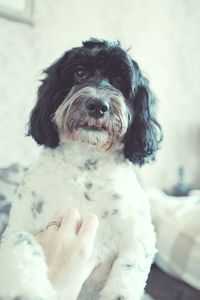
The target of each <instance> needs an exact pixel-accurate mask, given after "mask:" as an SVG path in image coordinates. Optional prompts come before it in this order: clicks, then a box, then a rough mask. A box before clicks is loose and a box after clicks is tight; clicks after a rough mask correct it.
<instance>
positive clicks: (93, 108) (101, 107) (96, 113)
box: [86, 98, 109, 119]
mask: <svg viewBox="0 0 200 300" xmlns="http://www.w3.org/2000/svg"><path fill="white" fill-rule="evenodd" d="M86 108H87V110H88V113H89V116H90V117H93V118H95V119H99V118H101V117H103V116H104V115H105V113H106V112H108V110H109V103H108V102H107V101H106V100H102V99H95V98H90V99H88V100H87V101H86Z"/></svg>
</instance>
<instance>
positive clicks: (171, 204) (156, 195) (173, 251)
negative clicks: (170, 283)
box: [148, 190, 200, 290]
mask: <svg viewBox="0 0 200 300" xmlns="http://www.w3.org/2000/svg"><path fill="white" fill-rule="evenodd" d="M148 194H149V198H150V202H151V209H152V217H153V222H154V224H155V228H156V232H157V248H158V253H157V256H156V264H157V265H158V266H159V267H160V268H161V269H162V270H164V271H166V272H167V273H168V274H171V275H173V276H175V277H177V278H180V279H181V280H183V281H185V282H186V283H188V284H189V285H191V286H192V287H194V288H196V289H198V290H200V196H199V195H200V193H199V195H196V196H188V197H178V198H177V197H172V196H167V195H166V194H165V193H163V192H161V191H157V190H156V191H155V190H151V191H149V192H148Z"/></svg>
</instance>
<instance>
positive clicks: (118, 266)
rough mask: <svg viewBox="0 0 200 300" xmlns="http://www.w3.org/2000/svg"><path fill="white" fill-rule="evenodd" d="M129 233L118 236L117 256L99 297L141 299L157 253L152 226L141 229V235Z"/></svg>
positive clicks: (105, 298)
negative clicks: (119, 237)
mask: <svg viewBox="0 0 200 300" xmlns="http://www.w3.org/2000/svg"><path fill="white" fill-rule="evenodd" d="M129 232H130V229H129ZM127 233H128V231H127V230H126V231H125V232H124V235H126V240H125V238H124V236H122V238H121V240H119V243H120V244H121V247H120V248H119V250H118V251H119V253H118V256H117V258H116V260H115V262H114V264H113V266H112V270H111V272H110V274H109V277H108V280H107V282H106V284H105V286H104V288H103V289H102V291H101V292H100V296H99V299H98V300H139V299H141V296H142V295H143V292H144V287H145V284H146V280H147V277H148V273H149V270H150V266H151V263H152V260H153V257H154V255H155V236H154V231H153V227H152V225H151V224H149V229H148V230H147V231H146V232H144V231H143V230H142V231H139V232H138V235H137V237H138V238H137V237H136V236H135V237H133V236H130V235H129V234H127Z"/></svg>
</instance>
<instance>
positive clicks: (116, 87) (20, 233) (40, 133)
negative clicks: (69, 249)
mask: <svg viewBox="0 0 200 300" xmlns="http://www.w3.org/2000/svg"><path fill="white" fill-rule="evenodd" d="M45 74H46V77H45V79H44V80H43V82H42V85H41V86H40V88H39V91H38V100H37V103H36V106H35V108H34V109H33V111H32V113H31V118H30V123H29V135H31V136H32V137H33V138H34V139H35V141H36V142H37V143H38V144H40V145H43V146H44V147H43V150H42V152H41V155H40V157H39V159H38V161H37V162H36V163H35V164H34V165H33V166H32V167H31V168H30V170H29V171H28V172H27V174H26V176H25V178H24V180H23V182H22V184H21V187H20V189H19V191H18V196H17V199H16V201H15V202H14V203H13V206H12V210H11V216H10V221H9V225H8V228H7V230H6V233H5V234H4V242H3V243H2V247H1V256H0V260H1V264H2V265H1V269H2V270H3V275H0V277H1V276H2V277H3V278H0V282H1V283H2V282H5V284H3V286H2V287H1V288H0V296H1V297H3V299H48V300H50V299H56V297H57V296H56V292H55V290H54V289H53V287H52V286H51V284H50V282H49V280H48V277H47V266H46V263H45V259H44V255H43V252H42V249H41V248H40V246H39V245H38V244H37V242H36V241H35V239H34V237H33V235H34V234H36V233H37V232H38V231H40V230H43V229H44V228H45V227H46V225H47V224H48V222H49V221H50V220H51V219H52V217H53V215H54V214H55V213H57V212H59V213H63V212H64V211H66V210H67V209H68V208H70V207H76V208H77V209H78V210H79V211H80V214H81V216H82V217H84V216H85V215H87V214H88V213H89V212H93V213H95V214H97V215H98V217H99V220H100V226H99V230H98V233H97V238H96V243H95V247H94V251H93V255H94V256H95V257H98V258H99V259H100V261H101V262H102V263H101V266H100V267H99V268H98V269H96V270H95V271H94V272H93V273H92V274H91V276H90V277H89V279H88V280H87V281H86V283H85V284H84V286H83V288H82V290H81V293H80V295H79V298H78V299H80V300H90V299H91V300H94V299H100V300H112V299H113V300H122V299H123V300H139V299H140V297H141V296H142V294H143V290H144V287H145V282H146V279H147V276H148V272H149V269H150V265H151V263H152V259H153V257H154V254H155V237H154V230H153V226H152V224H151V217H150V210H149V205H148V200H147V198H146V196H145V194H144V192H143V190H142V189H141V187H140V185H139V183H138V181H137V179H136V176H135V172H134V164H139V165H143V164H144V163H145V162H149V161H151V160H153V159H154V158H155V152H156V151H157V149H158V148H159V143H160V141H161V130H160V126H159V124H158V123H157V121H156V120H155V118H154V110H155V109H154V106H155V98H154V96H153V94H152V92H151V91H150V88H149V84H148V81H147V79H146V78H144V76H143V75H142V73H141V71H140V69H139V67H138V65H137V63H136V62H135V61H134V60H132V59H131V57H130V56H129V55H128V53H127V52H126V51H124V50H122V48H121V46H120V44H119V43H110V42H107V41H101V40H95V39H92V40H89V41H87V42H84V43H83V45H82V46H81V47H78V48H74V49H72V50H70V51H68V52H66V53H65V54H64V55H63V56H62V57H61V58H60V59H59V60H58V61H56V62H55V63H54V64H53V65H52V66H50V67H49V68H48V69H47V70H46V71H45ZM1 273H2V272H1ZM2 280H3V281H2ZM17 297H19V298H17Z"/></svg>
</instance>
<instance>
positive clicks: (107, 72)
mask: <svg viewBox="0 0 200 300" xmlns="http://www.w3.org/2000/svg"><path fill="white" fill-rule="evenodd" d="M45 73H46V78H45V79H44V80H43V82H42V85H41V86H40V88H39V91H38V101H37V103H36V106H35V108H34V109H33V111H32V114H31V118H30V122H29V130H28V134H29V135H31V136H32V137H33V138H34V139H35V140H36V142H37V143H38V144H40V145H45V146H46V147H51V148H55V147H57V146H58V144H59V142H60V141H61V140H62V141H64V140H66V139H71V140H75V141H76V140H78V141H81V142H85V143H90V144H93V145H95V146H96V147H99V148H103V149H105V151H112V149H114V148H115V147H116V146H117V145H119V144H121V143H123V144H124V155H125V157H126V158H128V159H129V160H131V161H132V162H134V163H138V164H140V165H142V164H143V163H145V162H146V161H150V160H152V159H154V157H155V152H156V151H157V150H158V148H159V143H160V141H161V129H160V126H159V124H158V123H157V121H156V120H155V118H154V106H155V98H154V96H153V94H152V92H151V91H150V89H149V84H148V80H147V79H146V78H145V77H144V76H143V75H142V73H141V71H140V69H139V67H138V64H137V63H136V62H135V61H134V60H132V59H131V57H130V56H129V55H128V53H127V52H125V51H124V50H122V48H121V46H120V44H119V43H110V42H107V41H102V40H96V39H91V40H89V41H87V42H83V46H82V47H78V48H73V49H72V50H70V51H68V52H66V53H65V54H64V55H63V56H62V57H61V58H60V59H59V60H58V61H57V62H55V63H54V64H53V65H51V66H50V67H49V68H48V69H47V70H45Z"/></svg>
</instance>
